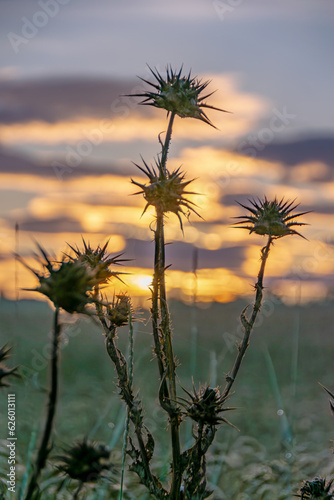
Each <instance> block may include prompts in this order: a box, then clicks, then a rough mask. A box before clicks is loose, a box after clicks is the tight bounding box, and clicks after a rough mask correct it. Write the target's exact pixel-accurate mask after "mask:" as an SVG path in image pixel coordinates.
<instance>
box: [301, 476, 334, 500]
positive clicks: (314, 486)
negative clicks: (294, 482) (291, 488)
mask: <svg viewBox="0 0 334 500" xmlns="http://www.w3.org/2000/svg"><path fill="white" fill-rule="evenodd" d="M332 484H333V480H331V481H328V482H327V483H326V480H325V479H323V478H319V477H315V478H314V480H313V481H305V482H304V485H303V486H302V487H301V489H300V493H301V494H300V495H296V496H297V497H299V498H304V499H309V500H313V499H316V498H318V499H321V500H331V499H333V498H334V492H333V491H332V492H331V491H330V490H331V488H332Z"/></svg>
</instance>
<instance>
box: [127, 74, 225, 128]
mask: <svg viewBox="0 0 334 500" xmlns="http://www.w3.org/2000/svg"><path fill="white" fill-rule="evenodd" d="M149 69H150V71H151V73H152V75H153V76H154V78H155V79H156V83H152V82H149V81H147V80H144V79H143V78H141V80H143V81H144V82H145V83H147V84H148V85H150V86H151V87H153V88H154V89H155V90H153V91H147V92H144V93H142V94H133V95H134V96H137V97H143V98H144V100H143V101H142V102H141V103H140V104H145V105H149V106H154V107H156V108H162V109H165V110H166V111H167V113H168V114H169V113H174V114H176V115H178V116H180V117H181V118H196V119H198V120H202V121H203V122H205V123H207V124H208V125H211V127H214V128H216V127H215V126H214V125H213V124H212V123H211V121H210V120H209V118H208V117H207V115H206V114H205V112H204V111H203V108H209V109H214V110H216V111H223V112H225V113H227V112H228V111H226V110H224V109H219V108H215V107H214V106H210V105H209V104H206V103H205V102H204V101H205V99H207V98H208V97H210V96H211V95H212V94H213V92H210V93H209V94H206V95H204V96H202V95H201V94H202V92H203V91H204V90H205V89H206V87H207V86H208V85H209V83H210V81H205V82H202V81H201V80H198V79H197V78H196V77H191V74H190V72H189V74H188V76H184V75H182V67H181V69H180V71H178V72H174V71H173V69H172V68H171V67H170V66H167V68H166V78H165V79H164V78H163V77H162V76H161V75H160V73H159V71H158V70H157V69H156V70H155V71H154V70H153V69H151V68H150V67H149Z"/></svg>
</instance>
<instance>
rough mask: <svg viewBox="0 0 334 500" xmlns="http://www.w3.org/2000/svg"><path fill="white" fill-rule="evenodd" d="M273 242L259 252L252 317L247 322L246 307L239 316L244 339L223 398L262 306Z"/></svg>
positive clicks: (236, 370) (236, 372)
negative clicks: (259, 259) (259, 260)
mask: <svg viewBox="0 0 334 500" xmlns="http://www.w3.org/2000/svg"><path fill="white" fill-rule="evenodd" d="M273 240H274V238H273V237H272V236H269V238H268V242H267V244H266V246H264V247H263V248H262V250H261V267H260V271H259V274H258V279H257V282H256V285H255V289H256V296H255V302H254V305H253V311H252V315H251V317H250V319H249V320H248V319H247V318H246V310H247V307H248V306H247V307H246V309H244V310H243V312H242V314H241V322H242V325H243V328H244V337H243V339H242V342H241V344H240V345H239V346H238V354H237V357H236V359H235V362H234V366H233V369H232V371H231V372H230V373H229V374H228V375H227V376H226V381H227V383H226V386H225V389H224V392H223V395H222V397H223V398H224V397H226V396H227V395H228V394H229V393H230V391H231V388H232V386H233V384H234V381H235V379H236V376H237V374H238V371H239V368H240V366H241V363H242V360H243V357H244V355H245V353H246V351H247V348H248V346H249V338H250V335H251V333H252V330H253V326H254V323H255V320H256V318H257V315H258V312H259V310H260V308H261V304H262V296H263V277H264V270H265V267H266V263H267V259H268V255H269V252H270V247H271V244H272V242H273Z"/></svg>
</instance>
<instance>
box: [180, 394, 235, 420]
mask: <svg viewBox="0 0 334 500" xmlns="http://www.w3.org/2000/svg"><path fill="white" fill-rule="evenodd" d="M183 390H184V391H185V392H186V393H187V394H188V396H189V398H190V399H189V400H186V399H183V398H179V399H180V404H181V405H182V406H184V408H185V410H184V412H183V413H184V414H185V415H187V416H188V417H190V418H191V419H192V420H194V421H195V422H197V423H199V424H202V425H211V426H213V425H218V424H221V423H222V422H225V423H227V424H230V422H229V421H228V420H227V419H226V418H224V417H222V416H221V415H220V413H222V412H224V411H229V410H234V408H229V407H224V404H225V402H226V399H227V396H225V397H223V396H221V394H220V392H219V389H218V388H215V389H213V388H212V387H209V386H206V387H204V386H203V387H200V389H199V392H197V391H196V389H195V386H193V393H190V392H188V391H187V390H186V389H183ZM230 425H232V424H230Z"/></svg>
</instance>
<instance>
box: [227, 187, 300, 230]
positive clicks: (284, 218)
mask: <svg viewBox="0 0 334 500" xmlns="http://www.w3.org/2000/svg"><path fill="white" fill-rule="evenodd" d="M249 201H250V203H251V206H248V207H247V206H246V205H243V204H242V203H239V205H241V206H242V207H243V208H245V209H246V210H248V211H249V212H250V213H251V215H242V216H240V217H236V218H237V219H242V220H241V221H240V222H236V224H247V225H242V226H240V227H241V228H243V229H248V230H249V232H250V233H256V234H261V235H268V236H271V237H273V238H282V237H283V236H287V235H289V234H298V236H301V237H302V238H304V236H302V235H301V234H300V233H298V232H297V231H295V230H294V229H292V226H305V225H307V224H305V223H303V222H296V221H295V219H296V217H300V216H301V215H305V214H307V213H309V212H300V213H298V214H294V213H292V212H293V210H295V209H296V208H297V207H298V205H294V206H293V203H294V201H291V202H289V201H284V199H283V198H282V199H281V201H278V200H277V199H276V198H275V199H274V201H268V200H267V198H266V197H265V198H264V200H260V199H258V200H257V201H256V200H249Z"/></svg>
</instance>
